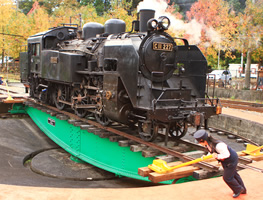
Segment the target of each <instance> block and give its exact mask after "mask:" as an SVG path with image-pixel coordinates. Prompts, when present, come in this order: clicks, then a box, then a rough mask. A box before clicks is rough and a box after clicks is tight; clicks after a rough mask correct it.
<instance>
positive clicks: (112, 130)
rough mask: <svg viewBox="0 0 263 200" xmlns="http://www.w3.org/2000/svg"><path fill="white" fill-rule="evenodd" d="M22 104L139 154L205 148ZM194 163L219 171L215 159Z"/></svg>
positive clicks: (172, 154) (170, 155)
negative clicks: (152, 138)
mask: <svg viewBox="0 0 263 200" xmlns="http://www.w3.org/2000/svg"><path fill="white" fill-rule="evenodd" d="M25 104H26V105H28V106H31V107H34V108H37V109H39V110H41V111H43V112H46V113H48V114H50V115H51V116H55V117H56V118H58V119H61V120H67V121H68V123H70V124H73V125H74V126H79V127H80V129H82V130H87V131H88V132H90V133H93V134H95V135H99V137H101V138H109V140H110V141H111V142H118V145H119V146H122V147H127V146H129V147H130V150H131V151H132V152H139V151H141V152H142V156H143V157H158V156H160V155H165V154H166V156H162V157H161V158H162V159H168V160H169V162H173V161H175V160H178V158H179V160H182V161H184V162H186V161H191V160H194V159H195V157H191V156H189V155H187V154H185V153H184V152H186V151H196V150H202V151H205V149H204V148H203V147H202V146H200V145H198V144H195V143H194V142H190V141H188V140H185V139H180V140H175V139H174V138H170V137H169V139H168V143H167V142H166V140H167V138H166V136H165V135H163V134H159V137H158V139H157V141H156V142H154V143H153V142H146V141H144V140H142V139H141V138H139V135H138V134H137V133H136V132H137V131H133V130H131V129H130V128H129V127H127V126H123V125H120V124H117V123H115V124H113V126H111V127H105V126H102V125H101V124H99V123H97V122H96V121H93V120H91V119H84V118H80V117H78V116H77V115H75V114H73V113H70V112H67V111H62V110H59V109H57V108H54V107H52V106H49V105H45V104H42V103H38V102H36V101H35V100H33V99H28V101H26V102H25ZM209 131H210V132H211V133H214V132H216V134H220V135H227V137H228V138H230V139H236V141H237V142H243V143H251V144H254V145H257V146H258V144H257V143H255V142H253V141H251V140H248V139H246V138H244V137H240V136H238V135H236V134H233V133H230V132H227V131H224V130H219V129H215V128H210V129H209ZM180 144H181V145H182V144H183V145H185V146H184V148H182V147H180ZM199 154H200V152H199ZM193 155H194V154H193ZM240 161H241V162H242V164H240V165H239V168H240V169H245V168H249V169H254V170H256V171H260V170H262V169H257V168H253V167H251V166H247V165H246V164H248V163H251V162H252V159H246V158H244V157H242V156H240ZM194 166H195V168H194V169H197V168H198V169H202V170H204V171H206V172H211V173H212V172H214V173H216V172H218V171H219V166H218V164H217V163H216V164H215V163H211V162H200V163H197V164H195V165H194ZM143 170H145V169H143ZM146 171H147V172H145V171H143V172H142V171H141V172H140V169H139V174H140V175H142V176H149V175H150V174H151V171H149V169H147V170H146ZM214 173H213V174H214ZM155 175H156V174H155ZM157 177H158V178H156V177H154V178H149V179H150V180H151V181H152V182H156V183H157V182H160V181H164V180H170V179H173V178H174V177H177V175H175V176H173V175H171V176H170V175H169V176H168V177H167V175H164V176H162V177H161V178H160V177H159V176H157Z"/></svg>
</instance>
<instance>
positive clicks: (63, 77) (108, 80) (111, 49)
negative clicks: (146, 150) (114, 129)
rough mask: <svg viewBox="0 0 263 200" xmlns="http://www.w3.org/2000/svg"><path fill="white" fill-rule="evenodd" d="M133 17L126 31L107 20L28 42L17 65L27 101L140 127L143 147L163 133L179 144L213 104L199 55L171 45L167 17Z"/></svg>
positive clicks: (56, 30) (67, 27) (145, 14)
mask: <svg viewBox="0 0 263 200" xmlns="http://www.w3.org/2000/svg"><path fill="white" fill-rule="evenodd" d="M139 16H140V20H138V21H134V22H133V30H132V31H131V32H125V23H124V21H122V20H119V19H110V20H108V21H107V22H106V23H105V25H104V26H103V25H102V24H99V23H93V22H90V23H87V24H85V25H84V26H83V29H82V30H78V27H77V25H76V26H75V25H71V24H70V25H69V24H64V25H63V26H61V27H57V28H52V29H50V30H48V31H46V32H42V33H38V34H36V35H33V36H31V37H29V38H28V51H27V52H23V53H21V55H20V63H21V79H22V82H24V83H25V84H28V85H29V88H30V96H31V97H33V98H36V99H39V100H41V101H42V102H44V103H48V104H55V106H56V107H57V108H58V109H61V110H62V109H64V108H65V107H66V106H67V107H70V108H71V109H72V110H74V112H75V113H76V114H77V115H78V116H80V117H85V116H86V115H93V116H95V119H96V120H97V121H98V122H99V123H101V124H102V125H104V126H107V125H108V124H109V123H110V122H112V121H117V122H120V123H123V124H126V125H130V126H133V127H138V131H139V134H140V136H141V137H142V138H143V139H144V140H146V141H152V140H154V139H155V138H156V136H157V134H158V133H159V132H162V131H164V130H166V133H167V134H170V136H172V137H176V138H181V137H183V136H184V135H185V133H186V132H187V125H188V124H189V123H191V124H194V125H196V126H199V125H200V124H201V123H202V121H203V120H204V121H205V122H206V121H207V119H208V118H209V117H210V116H211V115H214V114H216V112H217V110H218V109H217V105H218V102H214V101H213V100H211V99H209V98H205V89H206V68H207V61H206V59H205V57H204V55H203V54H202V53H201V51H200V50H199V48H198V47H197V46H194V45H189V44H188V42H187V40H185V39H181V40H182V43H184V45H177V44H176V42H175V38H173V37H171V36H170V35H169V34H167V33H166V32H165V30H167V29H168V28H169V26H170V20H169V19H168V18H167V17H164V16H163V17H160V18H158V19H157V20H156V19H154V11H153V10H141V11H140V15H139ZM209 102H210V103H209Z"/></svg>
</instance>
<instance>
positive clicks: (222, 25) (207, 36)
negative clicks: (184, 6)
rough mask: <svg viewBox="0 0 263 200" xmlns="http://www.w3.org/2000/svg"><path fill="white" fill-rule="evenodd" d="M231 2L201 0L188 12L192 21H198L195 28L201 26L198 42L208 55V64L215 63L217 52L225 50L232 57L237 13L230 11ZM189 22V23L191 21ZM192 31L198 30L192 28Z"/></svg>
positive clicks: (188, 16)
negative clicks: (232, 42)
mask: <svg viewBox="0 0 263 200" xmlns="http://www.w3.org/2000/svg"><path fill="white" fill-rule="evenodd" d="M230 10H231V9H230V7H229V4H228V3H227V2H226V1H224V0H210V1H206V0H199V1H198V2H196V3H194V4H193V5H192V7H191V9H190V11H189V12H187V13H186V15H187V18H188V20H189V21H190V22H193V23H194V21H197V22H198V23H199V24H196V23H195V26H194V27H195V28H198V27H201V28H200V29H201V31H200V33H195V35H197V34H200V36H199V38H200V42H199V43H198V45H199V47H200V48H201V50H202V51H203V52H204V54H205V55H206V56H207V55H210V56H207V57H208V58H209V59H208V65H214V64H215V62H214V60H215V59H217V56H219V55H218V54H217V52H220V51H221V50H223V51H224V52H225V56H226V57H232V56H233V55H232V53H231V52H232V48H231V47H232V46H231V45H230V44H231V41H232V38H233V36H234V35H235V33H236V20H237V18H236V15H235V13H234V12H233V11H230ZM190 22H189V23H190ZM190 31H192V32H194V31H196V30H194V29H193V30H190Z"/></svg>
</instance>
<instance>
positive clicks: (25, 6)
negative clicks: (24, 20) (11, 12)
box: [19, 0, 34, 15]
mask: <svg viewBox="0 0 263 200" xmlns="http://www.w3.org/2000/svg"><path fill="white" fill-rule="evenodd" d="M33 3H34V1H33V0H23V1H19V9H20V10H21V11H22V12H23V13H24V14H25V15H26V14H27V13H28V12H29V11H30V10H31V8H32V5H33Z"/></svg>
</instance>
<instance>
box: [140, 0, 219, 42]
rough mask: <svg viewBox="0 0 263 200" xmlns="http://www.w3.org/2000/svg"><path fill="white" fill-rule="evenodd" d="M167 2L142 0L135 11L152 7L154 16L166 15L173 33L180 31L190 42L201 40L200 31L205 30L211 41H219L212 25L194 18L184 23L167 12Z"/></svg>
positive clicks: (162, 0)
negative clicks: (208, 25)
mask: <svg viewBox="0 0 263 200" xmlns="http://www.w3.org/2000/svg"><path fill="white" fill-rule="evenodd" d="M167 8H168V4H167V2H166V1H164V0H144V1H142V2H140V3H139V4H138V6H137V11H138V12H139V11H140V10H141V9H152V10H155V18H158V17H159V16H167V17H168V18H169V19H170V20H171V27H170V28H169V29H170V30H172V31H173V32H175V34H177V32H178V33H182V31H183V32H184V33H185V34H187V35H188V36H189V39H188V40H189V43H190V44H198V43H200V42H201V31H202V30H205V33H206V36H207V37H208V38H209V39H210V40H211V42H213V43H220V42H221V39H220V38H221V36H220V34H219V33H218V32H216V31H215V30H214V29H213V28H212V27H207V26H206V25H205V24H204V23H199V22H198V21H196V20H195V19H193V20H191V21H190V22H189V23H185V22H184V21H183V20H180V19H177V18H176V17H175V15H173V14H172V13H170V12H167V11H166V9H167Z"/></svg>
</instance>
